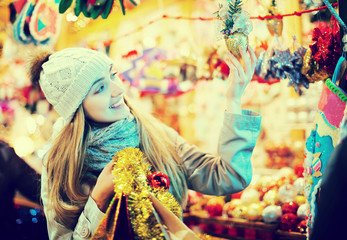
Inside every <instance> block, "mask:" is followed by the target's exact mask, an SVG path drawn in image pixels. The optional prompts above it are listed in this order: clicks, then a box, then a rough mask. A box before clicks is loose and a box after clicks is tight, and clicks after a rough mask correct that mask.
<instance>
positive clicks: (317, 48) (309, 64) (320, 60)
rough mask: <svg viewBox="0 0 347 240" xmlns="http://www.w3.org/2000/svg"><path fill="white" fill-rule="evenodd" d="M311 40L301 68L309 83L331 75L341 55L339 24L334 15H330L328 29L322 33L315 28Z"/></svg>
mask: <svg viewBox="0 0 347 240" xmlns="http://www.w3.org/2000/svg"><path fill="white" fill-rule="evenodd" d="M312 40H313V43H312V44H311V45H310V49H309V51H307V52H306V54H305V56H304V61H303V68H302V70H301V73H302V74H304V75H306V78H307V79H308V80H309V81H310V82H311V83H312V82H316V81H322V80H325V79H327V78H329V77H331V76H332V75H333V73H334V70H335V66H336V64H337V61H338V60H339V58H340V56H341V44H340V34H339V25H338V22H337V21H336V19H335V18H334V16H332V17H331V21H330V29H329V31H327V32H324V33H322V32H321V30H320V29H319V28H315V29H314V30H313V34H312Z"/></svg>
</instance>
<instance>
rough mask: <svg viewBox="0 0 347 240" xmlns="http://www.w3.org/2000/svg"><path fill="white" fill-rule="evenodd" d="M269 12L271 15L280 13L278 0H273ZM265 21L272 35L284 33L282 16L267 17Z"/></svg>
mask: <svg viewBox="0 0 347 240" xmlns="http://www.w3.org/2000/svg"><path fill="white" fill-rule="evenodd" d="M269 14H270V15H271V16H277V15H278V14H279V11H278V8H277V2H276V0H272V2H271V6H270V9H269ZM265 21H266V26H267V29H268V30H269V32H270V34H271V35H277V36H280V35H281V34H282V29H283V20H282V18H277V17H276V18H270V19H265Z"/></svg>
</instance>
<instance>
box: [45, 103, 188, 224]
mask: <svg viewBox="0 0 347 240" xmlns="http://www.w3.org/2000/svg"><path fill="white" fill-rule="evenodd" d="M125 102H126V104H127V105H128V106H129V108H130V111H131V113H132V114H133V115H134V117H135V119H136V121H137V123H138V126H139V131H140V132H139V135H140V136H139V137H140V146H139V147H140V150H141V151H142V152H143V153H144V155H145V156H146V157H147V159H148V161H149V163H150V164H151V165H152V166H153V167H154V169H155V170H156V171H162V172H165V173H167V175H168V176H169V179H170V184H171V185H170V186H171V187H172V190H173V191H172V192H173V195H174V196H175V198H176V199H177V200H178V202H179V203H180V204H182V205H183V204H184V203H185V202H186V199H187V183H186V180H185V179H186V177H185V176H186V172H185V168H184V166H183V162H182V160H181V159H180V157H179V156H178V154H177V151H176V149H175V147H176V146H175V143H174V142H173V141H172V140H170V139H169V138H168V136H167V131H165V129H164V127H165V126H164V125H163V124H162V123H160V122H159V120H157V119H156V118H154V117H153V116H152V115H151V114H148V113H147V114H145V113H143V112H141V111H139V110H138V108H136V107H135V105H133V104H129V99H125ZM88 132H89V125H88V124H86V122H85V115H84V112H83V108H82V107H80V108H79V109H78V110H77V112H76V116H75V117H74V119H73V120H72V122H70V123H69V124H67V125H66V126H65V127H64V128H63V129H62V131H61V133H60V134H59V135H58V136H57V137H56V139H55V140H54V143H53V147H52V148H51V149H50V150H49V152H48V155H47V158H46V168H47V184H48V186H49V187H48V189H49V191H48V199H47V202H48V206H47V208H48V210H53V211H54V212H55V215H56V218H57V220H58V222H59V223H61V224H63V225H64V226H66V227H68V228H70V229H73V228H74V227H75V225H76V223H77V220H78V216H79V215H80V214H81V212H82V210H83V208H84V205H85V203H86V202H87V200H88V195H87V194H86V193H84V192H83V190H82V186H81V185H82V177H83V173H82V169H83V162H84V156H85V151H86V147H87V146H86V139H87V135H88Z"/></svg>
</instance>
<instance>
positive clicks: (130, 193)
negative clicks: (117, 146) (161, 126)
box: [112, 148, 182, 239]
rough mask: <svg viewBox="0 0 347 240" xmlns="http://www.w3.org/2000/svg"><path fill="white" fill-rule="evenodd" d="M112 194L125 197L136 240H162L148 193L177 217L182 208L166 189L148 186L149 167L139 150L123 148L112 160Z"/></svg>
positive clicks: (162, 235) (179, 215)
mask: <svg viewBox="0 0 347 240" xmlns="http://www.w3.org/2000/svg"><path fill="white" fill-rule="evenodd" d="M113 160H114V166H113V171H112V174H113V175H114V176H115V177H114V180H113V181H114V191H115V194H116V197H118V198H120V197H121V196H122V195H127V197H128V211H129V218H130V222H131V225H132V229H133V233H134V238H135V239H165V238H164V234H163V232H162V230H161V226H160V224H159V223H158V221H157V219H156V217H155V215H154V213H153V206H152V202H151V201H150V199H149V194H150V193H152V194H153V195H154V196H155V197H156V198H157V199H158V200H159V201H160V202H161V203H162V204H163V205H164V206H165V207H166V208H168V209H169V210H170V211H171V212H173V213H174V214H175V215H176V216H178V217H179V218H180V217H181V215H182V210H181V206H180V205H179V203H178V202H177V201H176V199H175V198H174V196H173V195H172V194H170V192H169V191H168V190H166V189H165V188H163V187H161V188H155V187H151V186H150V185H149V183H148V180H147V179H148V177H149V176H150V175H151V171H150V170H151V166H150V164H149V163H148V162H147V161H146V159H145V158H144V157H143V153H142V152H141V151H140V150H139V149H138V148H125V149H123V150H122V151H119V152H117V154H116V155H115V156H114V157H113Z"/></svg>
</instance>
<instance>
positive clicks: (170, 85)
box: [121, 48, 195, 96]
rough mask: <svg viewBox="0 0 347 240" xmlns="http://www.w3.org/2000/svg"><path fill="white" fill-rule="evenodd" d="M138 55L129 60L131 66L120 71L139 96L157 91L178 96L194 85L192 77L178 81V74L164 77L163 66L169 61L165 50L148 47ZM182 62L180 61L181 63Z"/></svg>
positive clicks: (168, 63) (156, 92)
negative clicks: (137, 91) (138, 92)
mask: <svg viewBox="0 0 347 240" xmlns="http://www.w3.org/2000/svg"><path fill="white" fill-rule="evenodd" d="M139 55H140V56H138V57H136V58H134V59H132V60H131V67H130V68H128V69H126V70H125V71H122V73H121V77H122V78H123V79H124V80H125V81H127V82H129V83H130V85H131V86H133V87H135V88H137V89H138V90H139V91H140V93H141V96H145V95H153V94H158V93H161V94H164V95H165V96H179V95H181V94H183V93H186V92H188V91H191V90H192V89H194V87H195V85H194V84H193V82H192V81H191V80H192V79H184V80H185V81H179V79H178V77H179V76H174V77H172V76H168V77H166V76H165V75H164V72H165V69H164V67H167V66H168V65H170V64H171V63H170V61H169V60H167V56H166V55H167V54H166V51H164V50H163V49H160V48H148V49H144V50H143V52H142V54H139ZM123 58H126V57H123ZM164 62H165V64H164ZM174 64H177V63H174ZM178 64H179V63H178ZM184 64H185V63H182V65H184ZM193 78H194V76H193ZM189 80H190V81H189Z"/></svg>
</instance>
